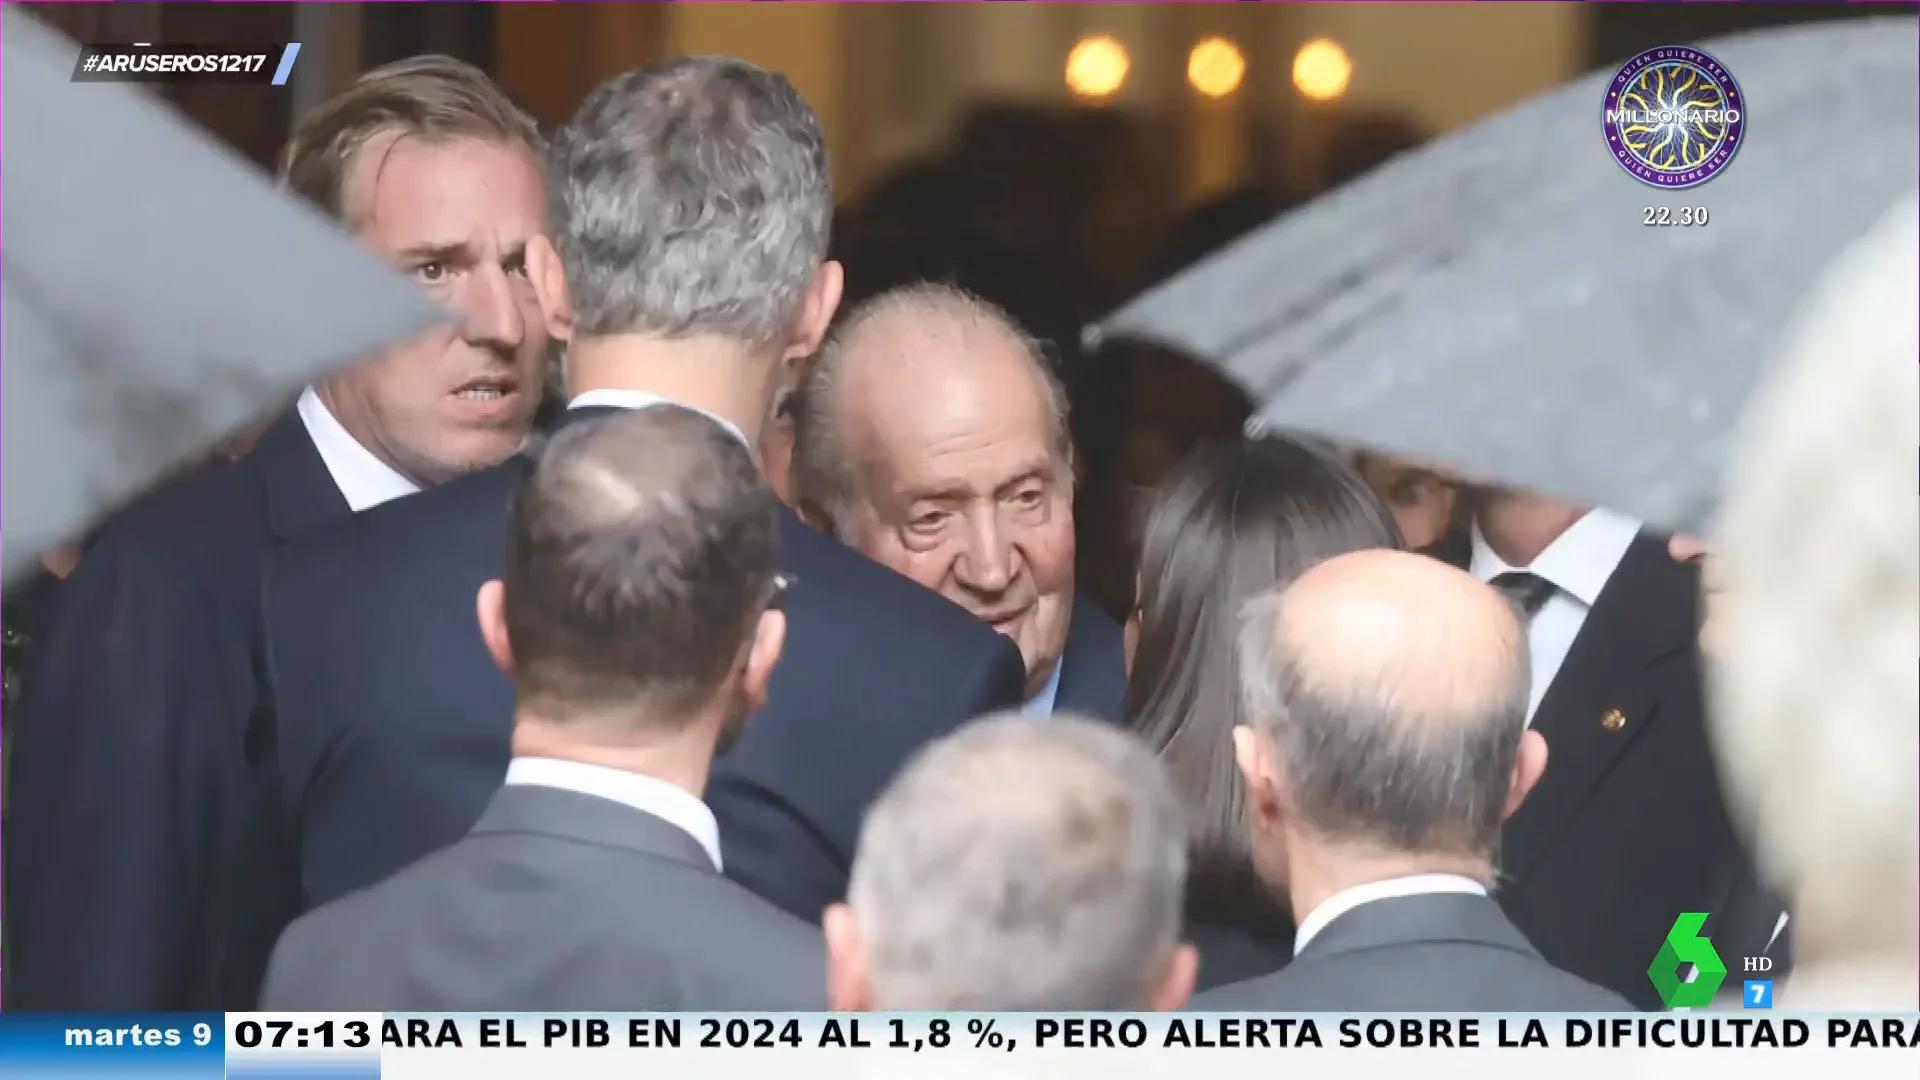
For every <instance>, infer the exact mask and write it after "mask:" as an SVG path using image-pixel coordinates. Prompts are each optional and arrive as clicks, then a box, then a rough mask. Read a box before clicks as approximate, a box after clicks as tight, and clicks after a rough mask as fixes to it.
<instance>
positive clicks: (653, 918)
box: [261, 785, 827, 1012]
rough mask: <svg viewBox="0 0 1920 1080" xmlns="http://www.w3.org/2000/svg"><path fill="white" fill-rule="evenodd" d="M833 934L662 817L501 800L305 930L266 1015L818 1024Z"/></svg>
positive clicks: (584, 800)
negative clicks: (734, 1015) (743, 883)
mask: <svg viewBox="0 0 1920 1080" xmlns="http://www.w3.org/2000/svg"><path fill="white" fill-rule="evenodd" d="M826 989H827V983H826V949H825V945H824V944H823V943H822V940H821V936H820V931H819V930H818V929H817V928H816V927H813V926H809V925H807V924H806V923H803V922H801V921H800V920H798V919H795V918H794V917H792V916H791V915H788V914H787V913H786V912H783V911H780V910H779V909H777V908H775V907H773V906H772V905H771V904H768V903H767V902H766V901H764V900H761V899H760V898H759V897H757V896H754V895H753V894H752V893H750V892H748V891H746V890H745V889H743V888H741V887H740V886H738V885H736V884H734V883H733V882H730V881H728V880H727V879H726V878H724V877H722V876H721V875H720V872H719V871H718V870H715V869H714V866H713V863H712V861H711V860H710V858H709V857H708V855H707V853H706V852H705V851H704V850H702V849H701V847H700V845H699V843H698V842H697V841H695V840H694V838H693V837H691V836H689V835H687V834H686V833H684V832H682V831H681V830H680V829H678V828H677V827H675V826H673V825H671V824H669V823H668V822H666V821H662V820H661V819H659V818H656V817H654V816H652V815H650V814H645V813H642V812H640V811H639V810H635V809H633V808H631V807H628V806H624V805H622V804H620V803H617V802H613V801H611V800H608V799H602V798H599V797H597V796H593V795H582V794H578V793H576V792H572V791H563V790H560V789H557V788H548V787H536V786H524V785H515V786H509V787H504V788H501V789H500V790H499V791H498V793H497V794H496V795H495V796H494V797H493V800H492V801H491V802H490V803H489V804H488V805H487V808H486V811H485V813H483V814H482V815H481V817H480V821H479V823H478V824H476V825H475V826H474V828H473V831H472V832H470V833H468V834H467V835H466V836H465V837H464V838H462V839H461V840H459V841H457V842H455V843H454V844H453V845H452V846H451V847H447V848H444V849H442V850H440V851H437V852H435V853H433V854H431V855H429V856H427V857H426V858H424V859H422V860H420V861H419V862H416V863H414V864H413V865H411V866H409V867H407V868H406V869H404V870H402V871H400V872H399V873H397V874H395V875H393V876H392V877H390V878H388V879H386V880H385V881H382V882H381V883H379V884H378V885H375V886H373V887H371V888H368V889H363V890H361V891H359V892H356V893H353V894H351V895H349V896H346V897H343V898H342V899H339V900H335V901H334V902H332V903H330V904H327V905H326V906H324V907H322V908H320V909H319V910H317V911H314V912H311V913H309V914H307V915H305V916H303V917H302V918H301V919H300V920H299V921H298V922H296V923H294V924H293V926H292V927H291V928H289V929H288V930H287V932H286V935H285V936H284V937H282V938H281V939H280V944H279V947H278V948H276V949H275V950H274V954H273V965H272V967H271V968H270V969H269V970H268V973H267V983H266V988H265V990H264V991H263V992H262V994H261V999H262V1007H263V1008H268V1009H298V1010H318V1011H363V1010H377V1011H385V1012H554V1011H556V1010H558V1011H561V1012H647V1011H652V1010H662V1009H664V1010H686V1011H694V1012H707V1011H716V1010H767V1011H787V1010H792V1011H810V1010H819V1009H824V1008H826V997H827V994H826Z"/></svg>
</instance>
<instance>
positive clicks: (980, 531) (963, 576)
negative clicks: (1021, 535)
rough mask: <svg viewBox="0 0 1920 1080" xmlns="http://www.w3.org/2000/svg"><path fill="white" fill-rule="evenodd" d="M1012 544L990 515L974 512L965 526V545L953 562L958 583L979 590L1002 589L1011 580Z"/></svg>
mask: <svg viewBox="0 0 1920 1080" xmlns="http://www.w3.org/2000/svg"><path fill="white" fill-rule="evenodd" d="M1014 562H1015V560H1014V553H1013V545H1012V544H1011V543H1009V542H1008V539H1007V536H1006V534H1005V533H1004V532H1003V531H1002V530H1001V529H1000V526H999V523H998V522H996V521H994V520H993V517H992V515H990V514H982V515H979V516H977V517H976V518H975V519H974V520H973V521H972V523H971V525H970V527H969V528H968V529H967V546H966V549H965V550H964V551H962V552H961V554H960V559H959V561H958V563H957V564H956V565H955V567H954V569H955V571H956V574H955V576H956V577H958V578H959V579H960V582H961V584H963V585H965V586H967V587H968V588H970V589H972V590H974V591H975V592H982V593H998V592H1005V591H1006V588H1007V586H1009V585H1011V584H1013V576H1014V572H1015V570H1014Z"/></svg>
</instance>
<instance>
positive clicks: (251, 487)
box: [5, 411, 350, 1011]
mask: <svg viewBox="0 0 1920 1080" xmlns="http://www.w3.org/2000/svg"><path fill="white" fill-rule="evenodd" d="M349 513H350V512H349V510H348V507H347V503H346V500H345V498H344V497H342V496H341V494H340V492H339V489H338V488H336V487H335V486H334V483H333V479H332V477H330V476H329V475H328V474H327V471H326V466H325V464H323V463H322V461H321V459H320V453H319V451H318V450H316V449H314V446H313V443H312V441H311V440H310V439H309V437H308V435H307V433H306V429H305V427H304V426H302V424H301V422H300V419H299V417H298V416H297V415H296V414H294V413H293V412H291V411H289V412H288V413H287V414H286V415H285V416H283V417H282V418H281V419H280V420H278V421H277V422H276V423H274V424H273V425H272V427H270V428H269V429H268V430H267V432H266V433H265V434H264V435H263V436H262V437H261V439H260V442H259V443H258V444H257V445H256V446H255V447H254V449H253V450H252V452H251V453H249V454H248V455H247V456H246V457H244V458H242V459H241V460H239V461H238V462H234V463H231V464H228V463H224V462H222V463H216V464H211V465H207V466H203V467H201V468H200V469H198V470H196V471H194V472H192V473H190V474H188V475H187V476H186V477H184V478H182V479H180V480H178V481H175V482H174V483H172V484H170V485H168V486H166V487H164V488H161V489H159V490H158V491H156V492H154V493H152V494H150V495H148V496H147V497H145V498H143V499H142V500H140V501H139V502H137V503H135V504H133V505H132V506H131V507H130V508H128V509H127V510H126V511H124V512H123V513H121V514H120V515H119V516H118V517H117V518H116V519H115V520H114V521H113V522H111V523H110V524H109V525H108V527H107V528H106V529H105V530H104V531H103V532H102V534H101V536H100V538H99V540H98V542H97V543H96V544H95V545H94V546H93V547H92V548H91V549H89V550H88V552H87V554H86V557H85V558H84V559H83V560H82V561H81V563H80V566H79V569H77V570H76V571H75V572H74V573H73V575H72V576H71V577H70V578H68V579H67V581H66V582H64V583H63V584H62V586H61V592H60V604H59V608H58V613H57V616H56V618H55V619H54V620H53V623H54V625H53V626H52V627H51V628H50V629H49V630H48V632H47V633H46V634H45V636H44V638H43V640H41V641H40V642H39V643H38V644H37V647H36V649H35V651H34V655H33V659H32V661H31V663H32V667H31V674H30V676H29V678H28V679H27V681H26V685H27V691H26V700H25V701H24V703H23V706H22V711H23V712H24V713H25V714H26V715H25V716H23V717H22V718H21V719H22V722H21V723H20V725H19V736H18V738H19V742H18V743H17V744H16V745H15V747H14V754H15V756H16V759H17V760H16V762H15V768H14V769H13V777H12V780H13V786H12V790H10V791H9V792H8V802H9V812H10V822H9V826H8V832H7V837H6V849H7V870H8V873H7V885H6V887H7V908H6V921H7V931H8V937H9V938H10V939H11V941H10V944H11V945H12V948H11V949H10V951H9V952H8V953H7V955H6V958H5V964H6V967H7V972H8V994H7V1005H8V1007H9V1008H14V1009H22V1008H25V1009H57V1010H76V1011H78V1010H145V1011H159V1010H181V1009H188V1010H201V1011H206V1010H221V1009H248V1008H251V1007H252V1003H253V997H254V993H255V991H256V990H257V989H258V987H259V978H260V975H261V972H262V970H263V969H264V966H265V964H266V959H267V955H268V951H269V950H270V949H271V947H272V945H273V937H272V933H273V931H274V930H277V929H278V927H279V926H280V925H282V924H283V920H284V919H285V918H286V917H287V916H288V912H286V911H284V910H282V907H283V906H284V905H285V904H288V903H290V902H291V888H292V877H291V875H292V865H291V859H290V856H289V854H288V853H287V852H286V850H285V848H284V845H283V844H282V843H281V842H280V841H281V834H280V833H279V831H278V828H277V824H276V822H275V821H274V820H273V819H272V818H271V812H272V804H271V803H270V802H269V801H268V800H267V798H266V791H265V788H264V786H263V785H264V782H265V779H266V776H265V774H264V773H263V772H262V771H261V770H259V769H256V768H255V767H254V765H255V764H256V763H259V762H261V761H264V760H265V757H266V755H267V753H268V749H269V748H268V747H267V745H266V740H267V739H269V738H270V732H271V729H272V725H271V722H270V715H269V712H268V709H269V706H268V703H267V702H266V701H265V700H264V699H263V697H262V696H261V693H260V691H261V684H260V682H259V681H258V680H257V678H256V675H257V672H258V666H259V655H258V640H259V626H258V612H259V602H260V575H261V573H262V571H263V570H264V568H265V566H266V563H267V560H268V557H269V555H270V553H271V552H272V551H274V550H275V549H276V548H278V547H279V546H281V545H282V544H285V543H287V542H289V541H292V540H294V539H297V538H299V537H301V536H305V535H307V534H309V533H311V532H313V531H315V530H316V529H318V528H320V527H321V526H323V525H324V524H327V523H329V522H332V521H334V520H337V519H341V518H345V517H348V516H349ZM11 719H12V717H9V720H11ZM9 726H10V727H11V726H12V725H11V724H9Z"/></svg>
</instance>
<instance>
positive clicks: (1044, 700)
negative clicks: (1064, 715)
mask: <svg viewBox="0 0 1920 1080" xmlns="http://www.w3.org/2000/svg"><path fill="white" fill-rule="evenodd" d="M1066 664H1067V662H1066V660H1065V659H1064V658H1062V659H1059V660H1055V661H1054V662H1053V674H1051V675H1049V676H1047V681H1046V685H1044V686H1042V687H1041V688H1040V689H1039V690H1038V691H1037V692H1036V693H1035V694H1034V695H1033V696H1032V697H1030V698H1028V699H1027V700H1026V704H1024V705H1021V706H1020V711H1021V712H1022V713H1024V714H1026V715H1027V716H1052V715H1053V703H1054V701H1055V699H1057V698H1058V697H1059V696H1060V669H1061V668H1063V667H1065V666H1066Z"/></svg>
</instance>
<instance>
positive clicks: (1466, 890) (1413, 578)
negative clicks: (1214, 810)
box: [1196, 551, 1630, 1012]
mask: <svg viewBox="0 0 1920 1080" xmlns="http://www.w3.org/2000/svg"><path fill="white" fill-rule="evenodd" d="M1245 619H1246V622H1245V625H1244V627H1243V629H1242V634H1241V641H1240V672H1241V681H1242V687H1241V693H1242V695H1243V697H1244V698H1245V703H1246V712H1247V715H1248V716H1249V717H1251V718H1253V721H1254V722H1253V724H1252V726H1250V727H1242V728H1238V729H1236V730H1235V731H1234V750H1235V755H1236V757H1237V758H1238V759H1239V763H1240V769H1241V772H1242V773H1244V774H1245V776H1246V779H1247V786H1248V790H1247V798H1248V809H1249V812H1250V813H1251V814H1253V815H1254V816H1255V820H1256V822H1257V826H1256V827H1255V828H1254V829H1253V830H1252V833H1253V837H1254V843H1255V844H1256V845H1260V844H1265V845H1271V850H1269V851H1267V852H1264V853H1263V854H1265V855H1266V856H1267V858H1264V859H1257V860H1256V861H1257V863H1258V864H1260V865H1264V866H1284V867H1285V868H1286V869H1285V873H1286V877H1285V881H1286V887H1287V890H1288V893H1289V896H1290V898H1291V900H1292V903H1293V912H1294V918H1295V920H1296V922H1297V925H1298V927H1299V929H1298V930H1297V931H1296V932H1295V935H1294V960H1293V963H1291V964H1289V965H1287V966H1286V967H1284V968H1282V969H1280V970H1279V971H1278V972H1275V973H1274V974H1271V975H1265V976H1262V977H1260V978H1257V979H1251V980H1248V981H1246V982H1241V983H1235V984H1232V985H1229V986H1224V987H1221V988H1219V989H1217V990H1213V991H1210V992H1209V993H1207V994H1204V995H1202V996H1201V997H1200V998H1198V999H1197V1000H1196V1004H1197V1005H1198V1007H1200V1008H1205V1009H1222V1010H1243V1009H1256V1010H1265V1011H1280V1012H1296V1011H1309V1010H1339V1011H1353V1012H1465V1011H1473V1012H1516V1011H1524V1012H1561V1011H1565V1012H1608V1011H1615V1010H1626V1009H1628V1008H1630V1006H1629V1005H1628V1004H1627V1002H1626V1001H1625V1000H1624V999H1622V998H1621V997H1619V996H1618V995H1615V994H1613V993H1611V992H1609V991H1607V990H1603V989H1601V988H1600V987H1598V986H1594V985H1593V984H1591V983H1588V982H1586V981H1584V980H1582V979H1579V978H1576V977H1574V976H1573V975H1569V974H1567V973H1566V972H1564V971H1561V970H1559V969H1557V968H1555V967H1554V966H1553V965H1551V964H1549V963H1547V961H1546V960H1545V959H1543V958H1542V957H1541V955H1540V953H1539V951H1538V950H1536V949H1535V948H1534V947H1533V945H1532V944H1530V943H1529V942H1528V941H1527V939H1526V936H1525V935H1523V934H1521V933H1520V931H1519V930H1518V929H1517V928H1516V927H1515V926H1514V925H1513V924H1512V923H1511V922H1509V921H1508V920H1507V917H1506V915H1505V914H1504V913H1503V912H1502V911H1501V910H1500V905H1499V904H1498V903H1497V902H1495V901H1494V899H1493V898H1492V897H1491V896H1490V895H1489V891H1490V890H1491V889H1492V888H1493V885H1494V879H1495V872H1494V861H1495V856H1496V853H1497V851H1498V849H1499V838H1500V827H1501V823H1502V822H1503V821H1504V820H1505V819H1506V817H1507V815H1509V814H1511V813H1512V812H1513V811H1514V810H1516V809H1518V808H1519V806H1520V802H1521V800H1522V799H1524V798H1525V797H1526V794H1527V790H1528V789H1529V788H1531V787H1532V786H1533V784H1534V782H1535V781H1537V780H1538V779H1539V778H1540V774H1541V772H1542V770H1543V769H1544V768H1545V767H1546V760H1547V746H1546V743H1545V741H1544V740H1542V739H1541V737H1540V735H1539V734H1538V733H1536V732H1531V731H1528V730H1527V711H1526V706H1527V688H1528V667H1527V640H1526V636H1525V635H1524V634H1523V633H1522V632H1521V629H1520V625H1521V624H1520V620H1519V618H1518V612H1517V609H1516V608H1515V606H1514V605H1513V604H1512V602H1510V601H1508V600H1507V599H1506V598H1505V597H1503V596H1501V595H1500V594H1499V593H1497V592H1495V591H1494V590H1493V589H1492V588H1491V587H1490V586H1487V585H1484V584H1482V583H1480V582H1479V581H1477V580H1475V579H1474V578H1472V577H1470V576H1468V575H1467V574H1465V573H1463V572H1461V571H1459V570H1456V569H1454V568H1453V567H1451V566H1447V565H1445V564H1444V563H1441V562H1439V561H1437V560H1434V559H1428V558H1425V557H1423V556H1420V555H1415V554H1412V553H1410V552H1402V551H1361V552H1354V553H1352V554H1349V555H1342V556H1340V557H1338V558H1334V559H1329V560H1328V561H1326V562H1323V563H1321V564H1320V565H1318V566H1316V567H1314V568H1313V569H1311V570H1308V571H1307V572H1306V573H1305V574H1302V575H1301V576H1300V577H1299V578H1298V579H1296V580H1295V581H1294V582H1293V584H1292V585H1290V586H1288V587H1287V588H1286V589H1285V590H1284V591H1282V592H1280V593H1278V594H1272V595H1269V596H1267V597H1265V598H1263V599H1262V600H1258V601H1255V602H1254V603H1253V604H1252V605H1250V606H1249V608H1248V610H1247V612H1246V615H1245Z"/></svg>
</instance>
